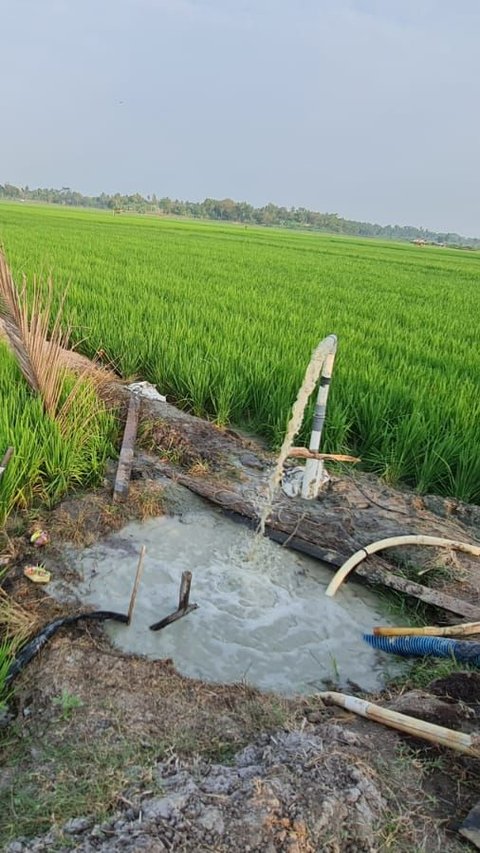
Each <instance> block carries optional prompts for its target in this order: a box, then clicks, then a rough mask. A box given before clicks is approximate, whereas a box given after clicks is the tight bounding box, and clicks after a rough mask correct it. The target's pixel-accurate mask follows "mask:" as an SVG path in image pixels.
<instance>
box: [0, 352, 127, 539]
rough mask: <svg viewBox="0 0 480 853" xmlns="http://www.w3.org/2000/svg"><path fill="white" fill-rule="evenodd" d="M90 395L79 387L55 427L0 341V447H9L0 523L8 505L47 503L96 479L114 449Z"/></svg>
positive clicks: (105, 417)
mask: <svg viewBox="0 0 480 853" xmlns="http://www.w3.org/2000/svg"><path fill="white" fill-rule="evenodd" d="M69 381H70V382H74V381H75V380H69ZM67 385H68V380H67ZM63 393H64V394H66V393H68V391H67V389H64V391H63ZM93 397H94V391H93V390H92V388H91V386H90V385H88V384H85V385H83V386H82V387H81V388H80V389H79V391H78V392H77V393H76V395H75V400H74V401H73V403H72V405H71V408H70V412H69V418H68V419H67V421H66V424H65V426H64V427H63V428H62V429H61V427H60V425H59V423H58V422H57V421H56V420H55V419H52V418H51V417H50V416H49V415H47V414H46V413H45V412H44V410H43V405H42V402H41V400H40V398H39V397H38V396H36V395H35V394H33V393H32V392H31V391H30V389H29V388H28V386H27V384H26V383H25V382H24V380H23V378H22V376H21V374H20V371H19V369H18V367H17V364H16V363H15V361H14V359H13V356H12V355H11V354H10V352H9V351H8V349H7V347H6V345H5V344H2V343H1V342H0V400H1V403H2V404H1V406H0V451H1V448H6V447H7V446H13V447H14V448H15V453H14V456H13V457H12V459H11V461H10V464H9V466H8V468H7V469H6V471H5V473H4V475H3V477H2V480H1V481H0V527H1V526H2V525H3V524H4V523H5V521H6V519H7V517H8V515H9V514H10V512H11V511H12V510H13V508H14V507H19V508H25V507H27V506H29V505H31V504H32V503H34V502H37V501H38V502H42V503H44V504H46V505H47V506H52V505H53V504H55V503H56V502H57V501H58V500H59V499H60V498H61V497H62V496H63V495H64V494H65V492H66V491H67V490H68V489H70V488H75V487H77V488H78V487H85V486H88V485H93V484H95V483H98V482H99V480H100V479H101V477H102V476H103V471H104V466H105V461H106V458H107V456H108V455H109V454H114V453H115V448H114V446H113V440H114V438H115V436H116V421H115V418H114V416H113V415H112V414H111V413H109V412H107V410H106V409H105V408H104V407H103V406H102V405H101V404H99V402H98V399H97V398H95V399H93Z"/></svg>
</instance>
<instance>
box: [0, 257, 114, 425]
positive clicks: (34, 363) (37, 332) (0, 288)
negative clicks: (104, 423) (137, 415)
mask: <svg viewBox="0 0 480 853" xmlns="http://www.w3.org/2000/svg"><path fill="white" fill-rule="evenodd" d="M62 308H63V299H62V302H61V303H60V308H59V309H58V311H57V313H56V315H55V316H53V282H52V280H51V279H48V282H47V289H46V295H45V289H44V288H43V287H42V286H41V285H40V283H39V281H38V280H37V279H34V281H33V285H32V288H31V292H30V295H29V298H28V297H27V282H26V279H25V278H24V280H23V283H22V287H21V289H18V288H17V285H16V284H15V282H14V280H13V277H12V274H11V272H10V269H9V267H8V265H7V262H6V260H5V256H4V255H3V253H2V252H0V318H1V320H2V321H3V328H4V331H5V334H6V337H7V339H8V342H9V344H10V347H11V349H12V352H13V354H14V356H15V358H16V361H17V363H18V366H19V368H20V370H21V371H22V374H23V376H24V377H25V379H26V380H27V382H28V384H29V385H30V387H31V388H32V390H33V391H35V392H36V393H37V394H39V396H40V397H41V399H42V403H43V407H44V410H45V413H46V414H47V415H49V416H50V417H51V418H52V419H55V420H56V421H57V423H58V424H59V426H60V430H61V431H62V432H65V431H66V430H67V429H68V428H69V426H70V425H69V415H70V413H71V411H72V406H73V404H74V402H75V399H76V397H77V396H78V394H79V392H80V391H83V389H84V387H85V383H86V382H87V380H88V382H89V383H91V385H92V386H93V387H95V386H98V385H100V384H102V383H103V382H105V381H107V378H108V379H109V378H110V375H109V374H108V372H107V371H102V370H93V371H92V369H91V364H90V363H87V364H83V366H82V369H80V370H78V371H77V378H76V380H75V382H74V383H73V385H72V386H71V388H70V390H69V391H68V393H67V394H65V380H66V378H67V376H68V368H67V367H66V360H65V350H66V349H67V345H68V342H69V338H70V334H71V330H70V329H69V328H66V329H63V330H62V327H61V323H62ZM94 414H95V412H94V411H92V417H93V416H94Z"/></svg>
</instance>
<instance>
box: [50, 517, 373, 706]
mask: <svg viewBox="0 0 480 853" xmlns="http://www.w3.org/2000/svg"><path fill="white" fill-rule="evenodd" d="M252 537H253V534H252V533H251V532H250V531H249V530H247V529H245V528H243V527H241V526H239V525H238V524H236V523H235V522H233V521H231V520H230V519H228V518H226V517H224V516H223V514H222V513H221V512H219V511H216V510H212V508H211V507H210V506H209V505H207V504H204V503H203V501H200V500H196V501H195V506H194V508H193V509H190V510H189V511H187V512H185V513H183V515H182V516H181V517H171V516H166V517H162V518H156V519H151V520H149V521H147V522H145V523H137V522H134V523H130V524H128V525H127V526H126V527H125V528H124V529H123V530H122V531H120V532H119V533H116V534H113V535H110V536H109V537H107V538H106V539H104V540H102V541H100V542H98V543H96V544H95V545H93V546H92V547H90V548H86V549H83V550H78V549H73V548H71V549H69V550H68V552H67V556H68V559H69V562H70V564H71V566H72V568H75V569H76V570H77V571H78V572H79V575H80V581H79V583H78V584H75V587H72V588H71V590H70V591H71V592H75V593H76V595H78V596H79V597H80V598H81V600H82V601H83V602H85V603H88V604H91V605H94V606H95V607H98V608H108V609H110V610H118V611H120V612H126V610H127V607H128V602H129V598H130V593H131V589H132V583H133V578H134V574H135V569H136V563H137V558H138V554H139V551H140V547H141V545H142V544H145V545H146V548H147V554H146V558H145V564H144V571H143V576H142V581H141V585H140V589H139V593H138V597H137V603H136V608H135V612H134V617H133V620H132V623H131V625H130V626H129V627H125V626H122V625H118V624H114V623H110V624H108V623H107V625H106V630H107V632H108V634H109V636H110V637H111V639H112V641H113V643H114V644H115V645H116V646H118V647H119V648H120V649H122V650H124V651H126V652H135V653H137V654H144V655H147V656H148V657H150V658H165V657H171V658H173V660H174V662H175V665H176V667H177V669H178V670H179V671H180V672H181V673H183V674H185V675H188V676H192V677H196V678H201V679H204V680H206V681H212V682H235V681H241V680H246V681H247V682H249V683H251V684H254V685H256V686H258V687H261V688H264V689H268V690H276V691H278V692H283V693H286V694H293V693H299V692H303V693H304V692H307V693H308V692H310V693H311V692H314V691H315V690H317V689H321V688H322V686H323V684H324V681H325V680H326V679H327V680H328V679H330V680H333V681H335V682H336V683H338V684H339V685H340V686H346V685H347V683H348V681H349V680H351V681H353V682H354V683H355V684H358V685H359V686H360V687H362V688H363V689H365V690H373V689H376V688H378V687H380V686H381V685H382V683H383V666H384V664H383V663H382V662H381V657H380V655H379V654H378V652H376V651H375V650H374V649H371V648H370V647H369V646H368V645H366V644H365V643H363V642H362V634H363V632H365V631H369V630H370V629H371V627H372V625H374V624H375V623H378V622H383V623H385V622H387V623H388V619H387V620H385V617H384V616H382V615H381V613H380V612H379V609H378V601H377V600H376V598H375V596H374V595H373V594H372V593H370V592H368V591H367V590H365V589H364V588H362V587H360V586H358V585H356V584H354V583H350V584H348V585H347V586H344V587H342V591H341V594H339V596H338V597H337V598H335V599H330V598H326V596H325V595H324V592H325V589H326V587H327V584H328V582H329V580H330V578H331V571H330V570H328V569H326V568H325V567H324V566H322V564H321V563H319V562H318V561H316V560H313V559H310V558H308V557H304V556H303V555H299V554H296V553H295V552H293V551H289V550H287V549H285V548H282V547H280V546H279V545H277V544H275V543H273V542H270V541H269V540H266V539H263V540H261V541H260V543H259V544H258V547H257V548H256V552H255V554H256V555H255V559H254V560H246V559H245V558H246V556H247V555H248V554H251V544H252ZM185 569H189V570H191V571H192V572H193V583H192V592H191V597H190V598H191V602H197V603H198V605H199V609H198V610H196V611H195V612H193V613H191V614H190V615H189V616H187V617H185V618H184V619H181V620H180V621H179V622H177V623H175V624H173V625H170V626H169V627H167V628H165V629H164V630H162V631H160V632H158V633H156V632H153V631H150V630H149V625H151V624H153V623H154V622H157V621H158V620H159V619H161V618H162V617H164V616H166V615H167V614H168V613H170V612H172V611H173V610H175V609H176V607H177V603H178V590H179V583H180V578H181V574H182V571H183V570H185ZM63 592H65V589H64V590H63Z"/></svg>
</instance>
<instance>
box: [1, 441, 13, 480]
mask: <svg viewBox="0 0 480 853" xmlns="http://www.w3.org/2000/svg"><path fill="white" fill-rule="evenodd" d="M12 456H13V447H9V448H8V449H7V451H6V453H5V455H4V457H3V459H2V461H1V462H0V480H1V479H2V477H3V475H4V473H5V471H6V468H7V465H8V463H9V462H10V459H11V458H12Z"/></svg>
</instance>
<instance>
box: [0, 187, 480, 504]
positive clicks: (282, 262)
mask: <svg viewBox="0 0 480 853" xmlns="http://www.w3.org/2000/svg"><path fill="white" fill-rule="evenodd" d="M0 243H1V244H3V246H4V248H5V252H6V254H7V258H8V260H9V262H10V264H11V266H12V268H13V271H14V273H15V275H16V276H17V278H18V277H19V276H20V275H21V274H22V273H25V274H26V275H27V276H29V277H32V276H33V274H35V273H36V274H40V275H44V276H47V274H48V273H50V272H51V273H52V276H53V278H54V281H55V286H56V288H57V293H58V295H59V297H60V295H61V294H63V292H64V291H65V289H67V294H66V301H65V309H64V310H65V315H66V316H67V317H68V319H69V321H70V322H71V323H72V324H73V327H74V328H73V342H75V343H76V344H78V348H79V349H80V351H82V352H84V353H86V354H87V355H94V354H95V353H96V352H98V351H103V353H104V354H105V356H106V357H107V358H108V359H111V360H112V361H113V362H114V363H115V364H116V366H117V368H118V370H119V371H120V372H121V373H122V375H124V376H126V377H133V376H134V375H138V376H140V377H141V378H144V379H147V380H149V381H151V382H153V383H155V384H156V385H157V386H158V387H159V389H160V390H161V391H162V392H163V393H166V394H167V395H169V399H171V400H174V401H176V402H177V403H178V404H180V405H182V406H185V407H187V408H188V409H189V410H190V411H193V412H194V413H195V414H198V415H206V416H208V417H210V418H212V419H215V420H216V421H217V422H219V423H220V424H225V423H227V422H233V423H235V424H238V425H244V426H248V427H249V428H250V429H253V430H254V431H256V432H258V433H260V434H262V435H264V436H266V437H267V438H268V440H269V441H270V443H271V445H272V446H278V444H279V443H280V441H281V438H282V436H283V433H284V429H285V424H286V420H287V418H288V414H289V411H290V407H291V404H292V402H293V400H294V399H295V396H296V392H297V390H298V386H299V383H300V381H301V379H302V376H303V372H304V370H305V367H306V364H307V362H308V359H309V357H310V354H311V351H312V349H313V348H314V346H315V345H316V344H317V343H318V341H319V340H320V339H321V338H323V337H324V336H325V335H327V334H329V333H332V332H334V333H336V334H337V335H338V337H339V350H338V355H337V361H336V366H335V371H334V375H333V381H332V390H331V394H330V398H329V407H328V414H327V425H326V431H325V439H324V443H323V448H324V449H325V450H330V451H337V452H341V451H343V452H352V453H354V454H358V455H360V456H361V457H362V465H363V467H364V468H365V469H367V470H370V471H374V472H376V473H378V474H380V475H382V476H384V477H386V478H387V479H388V481H389V482H392V483H395V482H400V483H405V484H408V485H410V486H413V487H415V488H417V489H418V490H419V491H421V492H434V493H438V494H444V495H453V496H457V497H459V498H461V499H463V500H467V501H472V502H480V452H479V450H480V395H479V393H478V377H479V375H480V352H479V348H478V331H477V329H478V318H479V317H480V255H479V254H476V253H473V252H460V251H456V250H450V249H438V248H418V247H414V246H410V245H404V244H400V243H382V242H379V241H367V240H360V239H346V238H339V237H329V236H325V235H320V234H313V233H297V232H289V231H280V230H273V229H272V230H270V229H260V228H251V227H248V228H245V227H243V226H235V225H228V226H227V225H222V224H217V223H201V222H200V223H199V222H195V223H193V222H185V221H175V220H169V219H161V218H147V217H135V216H113V215H111V214H103V213H98V212H90V211H75V210H69V209H67V210H62V209H58V208H53V207H52V208H42V207H36V206H33V205H32V206H20V205H9V204H0ZM15 370H16V369H15V367H14V365H13V364H12V363H11V360H10V359H9V357H7V355H6V351H5V349H4V348H2V349H1V350H0V393H1V396H2V413H1V414H0V453H1V452H2V448H3V447H4V445H5V444H8V443H18V430H19V425H20V424H22V425H23V424H25V429H26V428H27V425H28V430H30V431H31V433H32V439H31V440H30V444H28V440H27V439H26V438H25V439H24V441H25V444H24V445H23V447H24V451H23V453H24V465H25V476H24V477H23V480H22V482H23V483H25V484H27V483H30V484H31V485H30V486H27V485H25V488H26V489H27V490H28V489H30V491H33V492H34V493H36V492H37V491H38V490H41V489H46V491H47V492H48V495H49V498H51V499H53V498H54V496H55V495H56V494H57V493H58V491H59V487H60V486H61V488H64V487H65V485H66V481H67V479H68V478H70V479H71V481H72V482H80V481H84V480H85V478H87V479H88V476H89V475H88V470H89V467H90V466H91V465H92V464H93V463H92V460H93V459H95V460H96V461H95V464H93V470H97V469H96V468H95V465H96V464H97V461H98V464H100V463H101V459H102V458H103V455H102V454H103V452H104V451H101V452H100V453H99V452H98V445H97V449H96V450H95V451H94V450H92V448H91V447H90V446H88V448H87V447H84V448H83V449H82V450H81V452H80V456H79V461H77V456H76V453H77V451H76V450H68V451H67V450H66V449H60V448H59V446H58V444H57V438H56V437H55V436H54V435H52V434H51V433H50V431H49V430H50V427H47V426H46V425H45V423H44V422H43V421H42V419H41V417H40V412H39V409H38V405H37V403H36V401H35V400H33V399H31V398H30V397H29V392H28V391H27V390H26V389H25V388H23V387H22V384H21V382H20V380H19V377H18V376H17V375H16V373H15ZM4 401H7V407H5V402H4ZM15 401H16V402H15ZM22 430H23V426H22ZM307 432H308V430H305V431H304V435H303V438H304V439H305V438H306V436H307ZM22 435H23V432H22ZM92 441H97V439H95V438H94V439H92ZM46 469H48V473H47V476H46V477H45V472H46ZM32 475H33V476H32ZM13 476H14V472H13V471H12V477H13ZM15 476H16V474H15ZM5 479H6V480H7V478H5ZM7 482H8V481H7ZM45 483H47V485H45ZM3 488H4V486H3V485H2V490H3ZM0 496H1V493H0ZM25 499H26V498H25Z"/></svg>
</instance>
